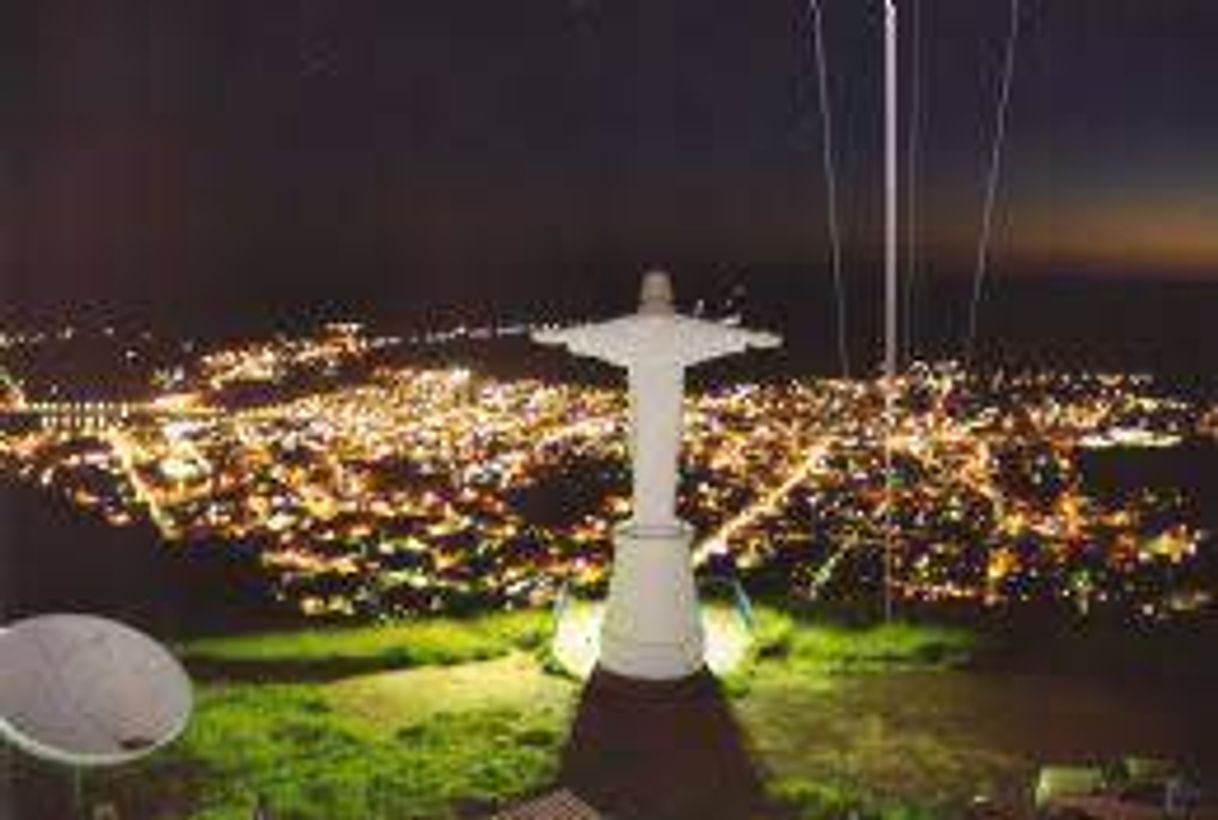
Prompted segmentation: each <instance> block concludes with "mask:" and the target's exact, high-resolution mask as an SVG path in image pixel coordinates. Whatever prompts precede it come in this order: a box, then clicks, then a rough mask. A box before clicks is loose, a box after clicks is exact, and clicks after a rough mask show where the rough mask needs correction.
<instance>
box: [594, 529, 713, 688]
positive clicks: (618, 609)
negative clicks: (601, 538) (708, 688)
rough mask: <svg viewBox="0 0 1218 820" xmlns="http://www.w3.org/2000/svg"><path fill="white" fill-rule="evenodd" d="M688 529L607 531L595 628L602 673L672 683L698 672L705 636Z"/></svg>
mask: <svg viewBox="0 0 1218 820" xmlns="http://www.w3.org/2000/svg"><path fill="white" fill-rule="evenodd" d="M693 537H694V532H693V529H692V528H691V527H690V526H689V525H688V524H685V523H684V522H680V521H675V522H674V523H673V525H672V526H670V527H650V528H645V527H639V526H637V525H634V524H626V525H625V526H622V527H620V528H618V530H617V531H616V532H615V533H614V539H613V544H614V556H613V576H612V578H611V579H610V581H609V600H608V602H607V603H606V605H605V620H604V622H603V624H602V627H601V651H600V660H599V664H600V666H601V667H602V668H604V669H606V670H607V671H609V672H612V673H614V674H617V675H621V676H624V677H627V678H637V679H642V680H676V679H680V678H686V677H689V676H690V675H694V674H696V673H697V672H699V671H700V670H701V669H702V668H703V658H704V647H705V636H704V635H703V630H702V613H701V611H700V609H699V607H698V592H697V589H696V588H695V586H694V573H693V568H692V566H691V557H690V544H691V542H692V541H693Z"/></svg>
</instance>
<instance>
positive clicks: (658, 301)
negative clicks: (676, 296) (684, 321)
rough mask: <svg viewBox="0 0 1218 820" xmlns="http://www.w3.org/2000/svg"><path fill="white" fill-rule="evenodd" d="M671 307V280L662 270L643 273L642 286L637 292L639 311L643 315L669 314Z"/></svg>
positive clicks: (671, 311) (671, 310)
mask: <svg viewBox="0 0 1218 820" xmlns="http://www.w3.org/2000/svg"><path fill="white" fill-rule="evenodd" d="M674 312H675V309H674V307H673V296H672V280H671V279H670V278H669V276H668V273H667V272H665V271H662V270H653V271H648V272H647V273H645V274H643V287H642V290H641V292H640V293H639V313H641V314H643V315H645V316H671V315H672V314H673V313H674Z"/></svg>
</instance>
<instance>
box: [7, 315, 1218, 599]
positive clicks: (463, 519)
mask: <svg viewBox="0 0 1218 820" xmlns="http://www.w3.org/2000/svg"><path fill="white" fill-rule="evenodd" d="M527 330H528V328H526V327H524V326H523V325H517V326H511V327H507V328H474V329H470V328H464V327H462V328H458V329H456V330H451V331H447V332H442V333H441V332H434V333H427V334H418V335H415V336H409V337H404V338H394V337H382V336H375V335H370V334H368V333H366V332H365V330H364V329H363V328H362V327H361V326H359V325H357V324H336V325H327V326H326V327H325V328H323V329H321V330H319V331H317V332H316V333H311V334H308V335H303V336H294V337H288V336H278V337H276V338H275V339H273V340H270V341H265V342H258V343H233V344H229V345H227V346H223V347H206V346H204V345H197V346H196V345H195V344H194V343H186V344H183V343H177V342H175V343H174V345H172V349H173V350H174V351H175V352H174V356H173V357H170V356H167V355H165V354H164V352H163V351H162V352H161V353H160V354H156V353H154V352H153V350H154V349H162V348H163V347H164V345H163V343H154V342H153V341H152V340H151V338H150V337H148V336H141V337H137V339H136V340H135V341H130V342H128V341H124V340H119V339H117V338H115V336H116V334H115V332H114V331H113V329H104V330H103V331H101V333H100V334H96V335H99V337H106V336H107V335H108V336H109V338H110V341H111V342H112V346H113V348H114V349H115V351H119V353H118V355H119V357H120V358H121V359H123V360H126V361H127V362H128V363H134V364H132V367H133V368H134V369H135V370H136V371H139V372H141V374H142V375H141V378H143V379H144V385H145V386H144V388H143V389H142V391H132V393H131V394H130V395H127V396H125V397H113V396H107V398H106V399H105V400H104V401H102V400H94V399H92V398H86V397H83V396H80V395H79V390H73V389H71V387H70V386H69V385H65V384H61V383H57V382H54V379H55V378H56V376H55V375H54V374H53V373H51V372H49V371H48V369H47V368H46V367H45V366H43V365H39V364H37V363H38V362H43V363H45V362H47V361H57V360H58V359H57V357H56V356H55V355H54V350H55V348H56V346H57V345H64V344H68V343H72V342H73V340H74V338H75V337H76V336H77V335H78V334H83V333H86V332H87V331H83V330H74V329H70V330H64V331H62V332H60V333H58V334H47V335H36V336H22V335H19V334H12V335H5V336H4V338H3V346H4V354H5V360H6V361H7V362H10V366H9V369H7V370H6V371H5V373H4V379H3V383H4V390H3V393H2V394H0V400H2V401H3V402H4V409H3V416H2V419H3V422H2V423H3V427H2V428H0V430H2V434H0V470H2V471H3V472H4V473H5V474H7V476H8V477H10V478H12V479H14V480H18V481H22V482H29V483H33V484H37V485H40V486H41V487H42V488H44V489H45V492H47V493H56V494H60V495H63V496H65V497H67V498H68V499H70V500H71V501H72V502H73V503H74V504H75V505H76V506H78V507H79V508H81V509H82V510H87V511H89V512H91V513H92V514H94V515H97V516H101V517H103V518H104V519H105V520H106V521H108V522H109V523H110V524H113V525H114V526H128V525H132V524H135V523H137V522H144V523H148V524H151V525H152V526H153V527H155V529H156V531H157V532H158V533H159V535H160V538H161V539H162V540H163V541H164V542H165V544H166V548H168V549H172V548H174V546H175V545H179V544H185V543H192V542H207V543H208V544H215V543H219V544H221V545H223V544H226V543H227V544H242V545H246V546H251V545H252V546H254V547H256V548H257V551H258V554H259V555H260V562H261V566H262V568H263V571H264V572H265V578H266V584H267V590H268V594H270V595H273V596H274V597H275V598H276V599H277V600H279V601H281V602H283V603H284V604H285V605H286V606H288V607H290V608H292V609H294V610H297V611H299V612H300V613H303V614H307V615H331V616H349V615H355V616H376V615H393V614H402V613H409V612H422V611H450V610H459V609H468V608H470V607H515V606H525V605H537V604H541V603H545V602H548V601H550V600H552V599H553V598H554V596H555V595H556V594H557V593H558V592H559V590H560V589H562V588H563V587H564V586H567V585H570V587H571V588H573V589H576V590H579V589H585V590H589V591H595V590H598V589H600V588H601V587H602V586H603V583H604V581H605V573H606V570H607V562H608V556H609V550H610V541H609V536H610V532H611V529H612V526H613V525H614V523H615V522H616V521H618V520H620V519H621V518H623V517H624V516H625V514H626V513H627V510H628V506H629V500H628V493H629V489H628V486H627V472H628V459H627V454H626V451H625V448H626V437H625V436H624V434H623V424H624V420H625V409H626V408H625V396H624V392H623V391H622V390H621V389H613V388H610V387H603V386H592V385H590V384H586V383H572V382H569V381H563V382H560V381H558V380H556V379H539V378H503V377H497V376H492V375H489V374H488V373H486V372H483V371H482V370H481V369H480V368H478V367H477V365H476V364H468V363H467V364H465V365H463V366H446V365H440V364H436V363H435V360H436V354H437V353H440V354H441V360H442V356H443V352H444V350H445V348H446V346H447V345H450V344H451V343H453V342H455V341H460V340H466V341H468V340H477V341H478V342H479V343H482V344H486V345H492V346H493V345H496V344H502V343H505V342H504V341H503V340H502V337H504V336H518V335H520V334H522V333H524V332H526V331H527ZM120 335H121V334H120ZM75 341H77V342H79V340H78V339H76V340H75ZM205 348H206V349H205ZM40 351H41V352H40ZM424 354H427V355H424ZM23 362H24V363H26V365H27V369H26V370H25V371H23V370H22V369H21V363H23ZM145 363H146V364H145ZM897 392H898V396H899V399H898V402H897V407H898V412H897V414H896V424H895V428H894V429H892V430H891V431H889V430H888V429H887V427H886V426H885V423H884V419H885V416H884V400H883V395H882V385H881V384H880V383H879V382H878V381H874V380H873V381H866V380H844V379H826V378H787V379H777V380H771V381H769V382H766V383H749V384H730V385H724V386H721V387H716V388H713V389H709V390H703V391H701V392H695V393H694V394H693V395H692V397H691V398H689V399H688V400H687V404H686V440H685V452H684V456H683V467H682V472H683V476H682V482H683V487H682V491H681V497H682V509H681V515H682V516H683V517H685V518H686V519H688V520H689V521H691V522H693V523H694V524H695V526H696V527H697V528H698V531H699V533H700V537H699V540H698V541H697V542H696V547H695V550H696V558H697V562H698V565H699V566H700V567H701V568H703V570H704V571H710V572H712V573H725V572H726V573H733V574H738V575H739V577H741V578H742V579H743V580H744V581H745V582H746V584H747V585H748V586H749V587H750V589H754V590H760V591H763V592H768V593H777V594H781V595H783V596H790V597H792V598H794V599H796V600H799V599H805V600H810V599H820V598H829V599H832V598H843V597H844V598H849V597H852V596H853V597H858V596H866V595H872V594H874V593H875V592H876V591H877V590H878V588H879V584H880V583H881V581H882V575H881V566H882V562H881V561H880V556H881V554H882V551H883V549H885V546H884V545H885V544H887V545H888V546H887V549H890V550H891V557H892V562H893V564H892V566H893V576H892V580H893V589H894V591H895V593H896V595H897V596H898V599H899V600H904V601H906V602H911V603H919V604H928V605H942V604H951V605H967V606H977V607H998V608H1001V607H1010V606H1024V605H1026V606H1041V607H1044V606H1047V607H1051V608H1059V609H1061V610H1063V611H1066V612H1072V613H1079V614H1086V613H1089V612H1092V611H1112V612H1117V613H1120V614H1122V615H1125V614H1127V615H1130V616H1133V617H1137V618H1147V619H1161V618H1167V617H1172V616H1173V615H1177V614H1181V613H1186V612H1194V611H1198V610H1203V609H1207V608H1209V607H1211V606H1212V605H1213V603H1214V602H1213V595H1214V592H1215V588H1214V573H1213V567H1214V561H1213V558H1212V556H1211V553H1212V551H1213V542H1212V540H1211V534H1210V533H1209V532H1208V531H1207V529H1206V524H1205V521H1204V520H1203V518H1202V517H1201V516H1200V515H1199V513H1198V510H1197V504H1196V502H1195V499H1194V498H1193V497H1192V496H1191V495H1190V488H1189V487H1188V486H1181V487H1176V486H1152V484H1151V483H1149V482H1148V483H1147V486H1138V487H1132V488H1125V489H1124V490H1122V491H1120V492H1109V491H1104V490H1103V489H1102V488H1099V487H1097V486H1093V485H1094V484H1095V482H1093V481H1092V480H1091V474H1090V471H1089V470H1088V469H1087V468H1086V466H1085V465H1086V463H1087V462H1088V460H1089V459H1092V458H1093V457H1095V456H1097V455H1101V456H1102V455H1103V454H1104V452H1105V451H1114V452H1120V453H1127V452H1131V451H1150V450H1154V451H1172V450H1175V449H1179V448H1183V447H1187V446H1189V445H1190V444H1197V443H1205V442H1209V443H1213V442H1214V440H1215V437H1216V436H1218V425H1216V424H1215V421H1214V419H1215V418H1216V417H1218V407H1216V406H1215V405H1214V404H1213V403H1212V402H1211V403H1207V400H1206V399H1202V398H1197V397H1195V396H1193V397H1187V396H1184V395H1177V394H1175V393H1173V392H1171V391H1169V390H1167V389H1165V388H1163V387H1161V386H1160V385H1159V384H1157V383H1156V381H1155V380H1154V379H1152V378H1151V377H1150V376H1146V375H1138V374H1092V373H1074V374H1065V373H1049V372H1022V373H1010V372H996V373H994V374H992V375H991V376H987V377H985V378H981V377H970V376H966V375H965V374H964V372H963V371H962V370H961V369H960V368H959V367H957V366H956V365H954V364H952V363H938V364H916V365H914V366H913V367H911V368H910V369H909V370H908V372H907V374H906V375H905V376H903V377H902V378H901V380H900V381H899V383H898V385H897ZM42 396H49V397H50V398H41V397H42ZM67 397H70V398H67ZM889 446H890V448H891V458H892V464H893V472H892V475H893V483H892V486H891V487H889V486H886V478H885V476H886V475H887V473H886V471H885V464H886V458H887V455H886V451H887V450H888V448H889Z"/></svg>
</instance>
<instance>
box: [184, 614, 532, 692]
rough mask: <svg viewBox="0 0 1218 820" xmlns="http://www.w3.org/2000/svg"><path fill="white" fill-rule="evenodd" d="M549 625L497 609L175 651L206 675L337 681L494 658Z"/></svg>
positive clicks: (224, 640) (202, 643) (204, 643)
mask: <svg viewBox="0 0 1218 820" xmlns="http://www.w3.org/2000/svg"><path fill="white" fill-rule="evenodd" d="M550 626H551V616H550V613H548V612H542V611H536V610H535V611H527V612H501V613H493V614H489V615H483V616H480V617H470V618H448V617H433V618H423V619H419V620H417V621H405V622H397V623H388V624H376V625H370V626H357V627H328V628H318V629H303V630H298V631H293V632H271V633H265V634H254V635H236V636H226V637H218V638H207V639H203V640H196V641H192V642H190V643H187V644H185V645H183V646H182V647H180V648H179V653H180V654H181V656H182V657H183V658H184V659H185V660H186V661H187V663H189V664H191V665H192V666H195V667H197V668H200V669H203V670H205V671H206V672H207V673H212V672H216V673H228V674H241V673H251V674H256V673H268V674H270V673H282V674H284V675H287V676H293V675H305V674H309V673H317V674H327V675H330V676H338V675H343V674H352V673H356V672H364V671H372V670H379V669H405V668H410V667H416V666H450V665H452V664H458V663H468V662H470V661H477V660H485V659H487V658H494V657H497V656H499V655H503V654H505V653H507V652H509V651H510V650H512V649H531V648H535V647H537V646H539V645H541V644H542V643H543V642H544V641H545V640H546V637H547V636H548V634H549V632H550Z"/></svg>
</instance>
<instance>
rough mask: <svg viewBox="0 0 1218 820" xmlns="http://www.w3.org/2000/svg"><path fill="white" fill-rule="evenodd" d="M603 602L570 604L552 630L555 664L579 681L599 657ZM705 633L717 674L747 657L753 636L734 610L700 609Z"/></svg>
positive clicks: (711, 664)
mask: <svg viewBox="0 0 1218 820" xmlns="http://www.w3.org/2000/svg"><path fill="white" fill-rule="evenodd" d="M604 617H605V605H604V603H603V602H600V601H597V602H586V601H572V602H568V603H566V604H565V605H563V606H562V608H561V611H560V612H559V613H558V622H557V625H556V626H555V630H554V642H553V644H552V651H553V653H554V659H555V661H557V662H558V665H559V666H561V667H562V668H563V670H565V671H566V672H567V673H569V674H571V675H573V676H575V677H576V678H579V679H581V680H583V679H585V678H587V677H588V676H589V675H590V674H592V669H593V667H595V666H596V660H597V658H598V657H599V655H600V638H601V623H602V622H603V620H604ZM702 628H703V630H705V633H706V654H705V659H706V665H707V666H708V667H709V668H710V670H711V671H712V672H714V673H715V674H716V675H724V674H727V673H728V672H731V671H732V670H734V669H736V668H737V667H738V666H739V665H740V663H741V662H742V661H743V660H744V659H745V657H746V656H747V654H748V648H749V645H750V644H751V643H752V635H751V634H750V632H749V628H748V626H747V625H746V623H745V619H744V616H743V615H742V613H740V612H739V611H738V610H737V609H735V608H733V607H730V606H726V605H716V604H711V605H707V606H703V607H702Z"/></svg>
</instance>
